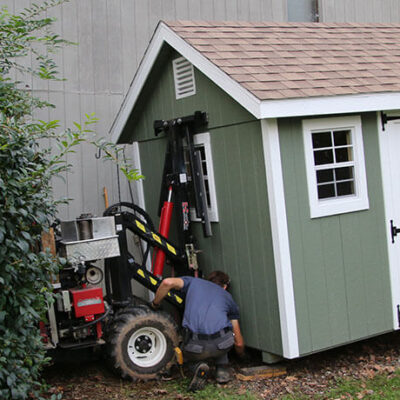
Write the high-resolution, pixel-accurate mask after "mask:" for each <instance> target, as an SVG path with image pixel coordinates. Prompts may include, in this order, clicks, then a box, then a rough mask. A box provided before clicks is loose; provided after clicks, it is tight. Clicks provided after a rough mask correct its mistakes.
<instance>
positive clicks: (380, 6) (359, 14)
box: [319, 0, 400, 23]
mask: <svg viewBox="0 0 400 400" xmlns="http://www.w3.org/2000/svg"><path fill="white" fill-rule="evenodd" d="M319 15H320V21H321V22H383V23H399V22H400V3H399V2H398V1H397V0H319Z"/></svg>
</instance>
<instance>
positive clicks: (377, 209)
mask: <svg viewBox="0 0 400 400" xmlns="http://www.w3.org/2000/svg"><path fill="white" fill-rule="evenodd" d="M362 129H363V139H364V151H365V159H366V171H367V180H368V194H369V203H370V208H369V210H367V211H361V212H354V213H348V214H342V215H335V216H330V217H323V218H315V219H311V218H310V211H309V203H308V193H307V180H306V170H305V158H304V146H303V134H302V125H301V120H300V119H283V120H280V121H279V132H280V145H281V156H282V164H283V176H284V186H285V198H286V208H287V218H288V231H289V240H290V252H291V259H292V270H293V284H294V292H295V303H296V318H297V326H298V335H299V349H300V355H304V354H307V353H311V352H314V351H318V350H321V349H324V348H329V347H333V346H337V345H340V344H344V343H348V342H351V341H355V340H358V339H361V338H366V337H368V336H372V335H376V334H379V333H383V332H385V331H390V330H392V327H393V321H392V315H391V307H392V306H391V295H390V292H391V291H390V276H389V265H388V257H387V245H386V240H387V239H386V231H385V213H384V203H383V191H382V180H381V172H380V168H379V165H380V159H379V151H378V150H377V149H378V146H379V145H378V132H377V121H376V115H375V114H373V113H369V114H364V115H362Z"/></svg>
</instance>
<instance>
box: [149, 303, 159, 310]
mask: <svg viewBox="0 0 400 400" xmlns="http://www.w3.org/2000/svg"><path fill="white" fill-rule="evenodd" d="M150 307H151V308H152V309H153V310H154V311H157V310H159V309H160V304H156V303H154V300H153V301H152V302H151V303H150Z"/></svg>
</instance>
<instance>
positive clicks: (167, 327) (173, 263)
mask: <svg viewBox="0 0 400 400" xmlns="http://www.w3.org/2000/svg"><path fill="white" fill-rule="evenodd" d="M206 124H207V117H206V114H205V113H201V112H196V113H195V114H194V115H191V116H187V117H183V118H178V119H174V120H171V121H156V122H155V123H154V129H155V134H156V135H159V134H165V135H166V136H167V138H168V150H167V154H166V158H165V165H164V172H163V180H162V181H163V183H162V188H161V195H160V225H159V229H158V231H157V230H155V228H154V225H153V223H152V221H151V219H150V217H149V215H148V214H147V213H146V212H145V211H144V210H142V209H141V208H139V207H138V206H136V205H134V204H131V203H126V202H120V203H117V204H115V205H113V206H111V207H109V208H107V209H106V211H105V212H104V214H103V216H102V217H93V216H91V215H81V216H80V217H79V218H77V219H76V220H72V221H62V222H61V223H60V224H59V226H58V227H57V228H56V233H57V235H56V248H57V252H58V254H59V255H60V256H63V257H65V258H66V260H67V265H66V266H65V267H64V268H63V269H62V271H61V272H60V274H59V276H57V277H52V283H53V287H54V291H55V293H56V301H55V302H54V304H52V305H50V306H49V310H48V320H47V322H41V323H40V329H41V334H42V337H43V341H44V342H45V344H46V346H47V347H48V348H49V349H77V348H84V347H93V346H102V347H103V348H104V349H105V350H106V352H107V360H109V362H110V364H111V366H112V367H113V368H114V369H115V370H117V371H118V372H119V373H120V374H121V376H123V377H130V378H132V379H152V378H156V377H157V376H158V375H160V374H162V373H163V372H164V371H166V370H167V369H169V368H170V367H171V365H172V364H173V363H174V355H175V352H174V350H175V348H176V347H177V346H179V343H180V330H179V326H180V317H181V310H182V309H183V304H184V298H183V297H182V295H181V294H180V293H177V292H170V293H169V294H168V296H167V297H166V300H167V301H168V302H169V303H170V304H171V305H172V306H171V307H170V308H171V312H166V311H153V310H152V309H151V308H150V307H149V303H148V301H147V300H145V299H142V298H140V297H139V296H136V295H135V293H133V292H132V280H133V279H134V280H136V281H138V282H139V283H140V284H142V285H144V286H145V287H146V288H148V289H149V290H151V291H152V292H155V291H156V290H157V288H158V286H159V284H160V281H161V278H162V275H163V269H164V264H165V262H167V263H168V264H169V265H170V267H171V269H172V271H173V273H174V274H178V275H183V274H192V275H196V276H198V275H199V269H198V263H197V249H196V246H195V239H194V237H193V235H192V232H191V224H190V212H189V210H190V207H191V206H192V207H194V208H195V210H196V215H197V217H198V218H200V220H201V222H202V224H203V230H204V235H205V236H207V237H208V236H211V224H210V221H209V219H208V213H207V205H206V202H205V197H206V193H205V185H204V178H203V174H202V167H201V160H200V154H199V150H198V149H196V148H195V146H194V145H193V135H194V134H195V133H197V132H199V130H201V129H202V128H203V127H204V126H205V125H206ZM191 198H193V199H194V201H193V202H194V204H193V205H192V204H191V201H190V199H191ZM174 205H176V212H175V216H176V220H177V221H176V224H175V227H176V228H177V229H176V230H177V233H178V240H177V243H173V242H171V241H170V240H169V239H168V235H169V230H170V226H171V221H172V214H173V212H172V209H173V207H174ZM129 232H130V233H131V234H129ZM132 234H133V235H135V236H136V237H138V238H140V241H141V242H142V243H143V244H145V245H146V246H145V247H146V248H145V249H144V250H143V254H142V257H140V259H135V257H134V256H133V255H132V254H131V253H130V252H129V251H128V247H129V246H128V244H129V243H128V242H129V238H130V237H132V236H133V235H132ZM151 253H152V271H149V270H148V269H147V265H148V264H149V263H148V260H149V259H150V255H151ZM137 258H138V257H137Z"/></svg>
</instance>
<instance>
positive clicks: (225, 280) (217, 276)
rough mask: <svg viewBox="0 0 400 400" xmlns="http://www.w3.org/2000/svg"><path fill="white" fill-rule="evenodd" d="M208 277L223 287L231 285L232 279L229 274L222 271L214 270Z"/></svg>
mask: <svg viewBox="0 0 400 400" xmlns="http://www.w3.org/2000/svg"><path fill="white" fill-rule="evenodd" d="M207 279H208V280H209V281H211V282H213V283H216V284H217V285H219V286H221V287H222V288H224V289H226V288H227V287H228V286H229V283H230V279H229V275H228V274H226V273H225V272H222V271H213V272H211V274H210V275H208V277H207Z"/></svg>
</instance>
